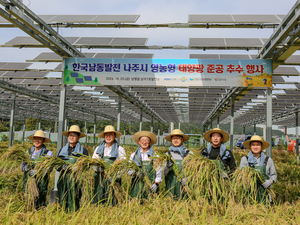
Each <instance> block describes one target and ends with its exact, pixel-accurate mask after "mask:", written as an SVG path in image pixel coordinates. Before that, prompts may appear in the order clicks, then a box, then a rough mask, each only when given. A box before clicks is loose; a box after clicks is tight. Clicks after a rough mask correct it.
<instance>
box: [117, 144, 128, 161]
mask: <svg viewBox="0 0 300 225" xmlns="http://www.w3.org/2000/svg"><path fill="white" fill-rule="evenodd" d="M117 159H118V160H121V159H126V152H125V149H124V148H123V147H121V146H119V156H118V158H117Z"/></svg>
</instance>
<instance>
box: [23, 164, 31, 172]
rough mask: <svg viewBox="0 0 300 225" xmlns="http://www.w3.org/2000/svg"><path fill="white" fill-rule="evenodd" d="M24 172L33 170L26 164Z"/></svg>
mask: <svg viewBox="0 0 300 225" xmlns="http://www.w3.org/2000/svg"><path fill="white" fill-rule="evenodd" d="M23 170H24V172H28V171H29V170H31V166H30V165H28V164H26V165H25V166H24V168H23Z"/></svg>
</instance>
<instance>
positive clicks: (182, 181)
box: [179, 177, 187, 186]
mask: <svg viewBox="0 0 300 225" xmlns="http://www.w3.org/2000/svg"><path fill="white" fill-rule="evenodd" d="M186 182H187V178H185V177H184V178H182V180H181V181H179V183H180V184H181V185H182V186H185V185H186Z"/></svg>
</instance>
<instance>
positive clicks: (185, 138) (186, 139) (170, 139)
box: [165, 129, 190, 142]
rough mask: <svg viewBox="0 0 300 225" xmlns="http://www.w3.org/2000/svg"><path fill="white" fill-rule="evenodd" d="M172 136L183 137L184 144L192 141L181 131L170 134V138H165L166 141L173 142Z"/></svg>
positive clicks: (176, 130)
mask: <svg viewBox="0 0 300 225" xmlns="http://www.w3.org/2000/svg"><path fill="white" fill-rule="evenodd" d="M172 136H181V137H183V142H185V141H188V140H189V139H190V137H189V136H188V135H186V134H183V133H182V131H181V130H179V129H175V130H173V131H172V133H171V134H169V135H168V136H166V137H165V139H166V140H167V141H169V142H172Z"/></svg>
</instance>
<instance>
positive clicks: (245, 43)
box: [225, 38, 263, 47]
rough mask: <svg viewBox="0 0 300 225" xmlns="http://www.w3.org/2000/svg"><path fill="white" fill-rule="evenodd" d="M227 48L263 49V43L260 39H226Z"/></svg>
mask: <svg viewBox="0 0 300 225" xmlns="http://www.w3.org/2000/svg"><path fill="white" fill-rule="evenodd" d="M225 42H226V45H227V46H238V47H250V46H251V47H252V46H253V47H262V46H263V43H262V41H261V40H260V39H259V38H225Z"/></svg>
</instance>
